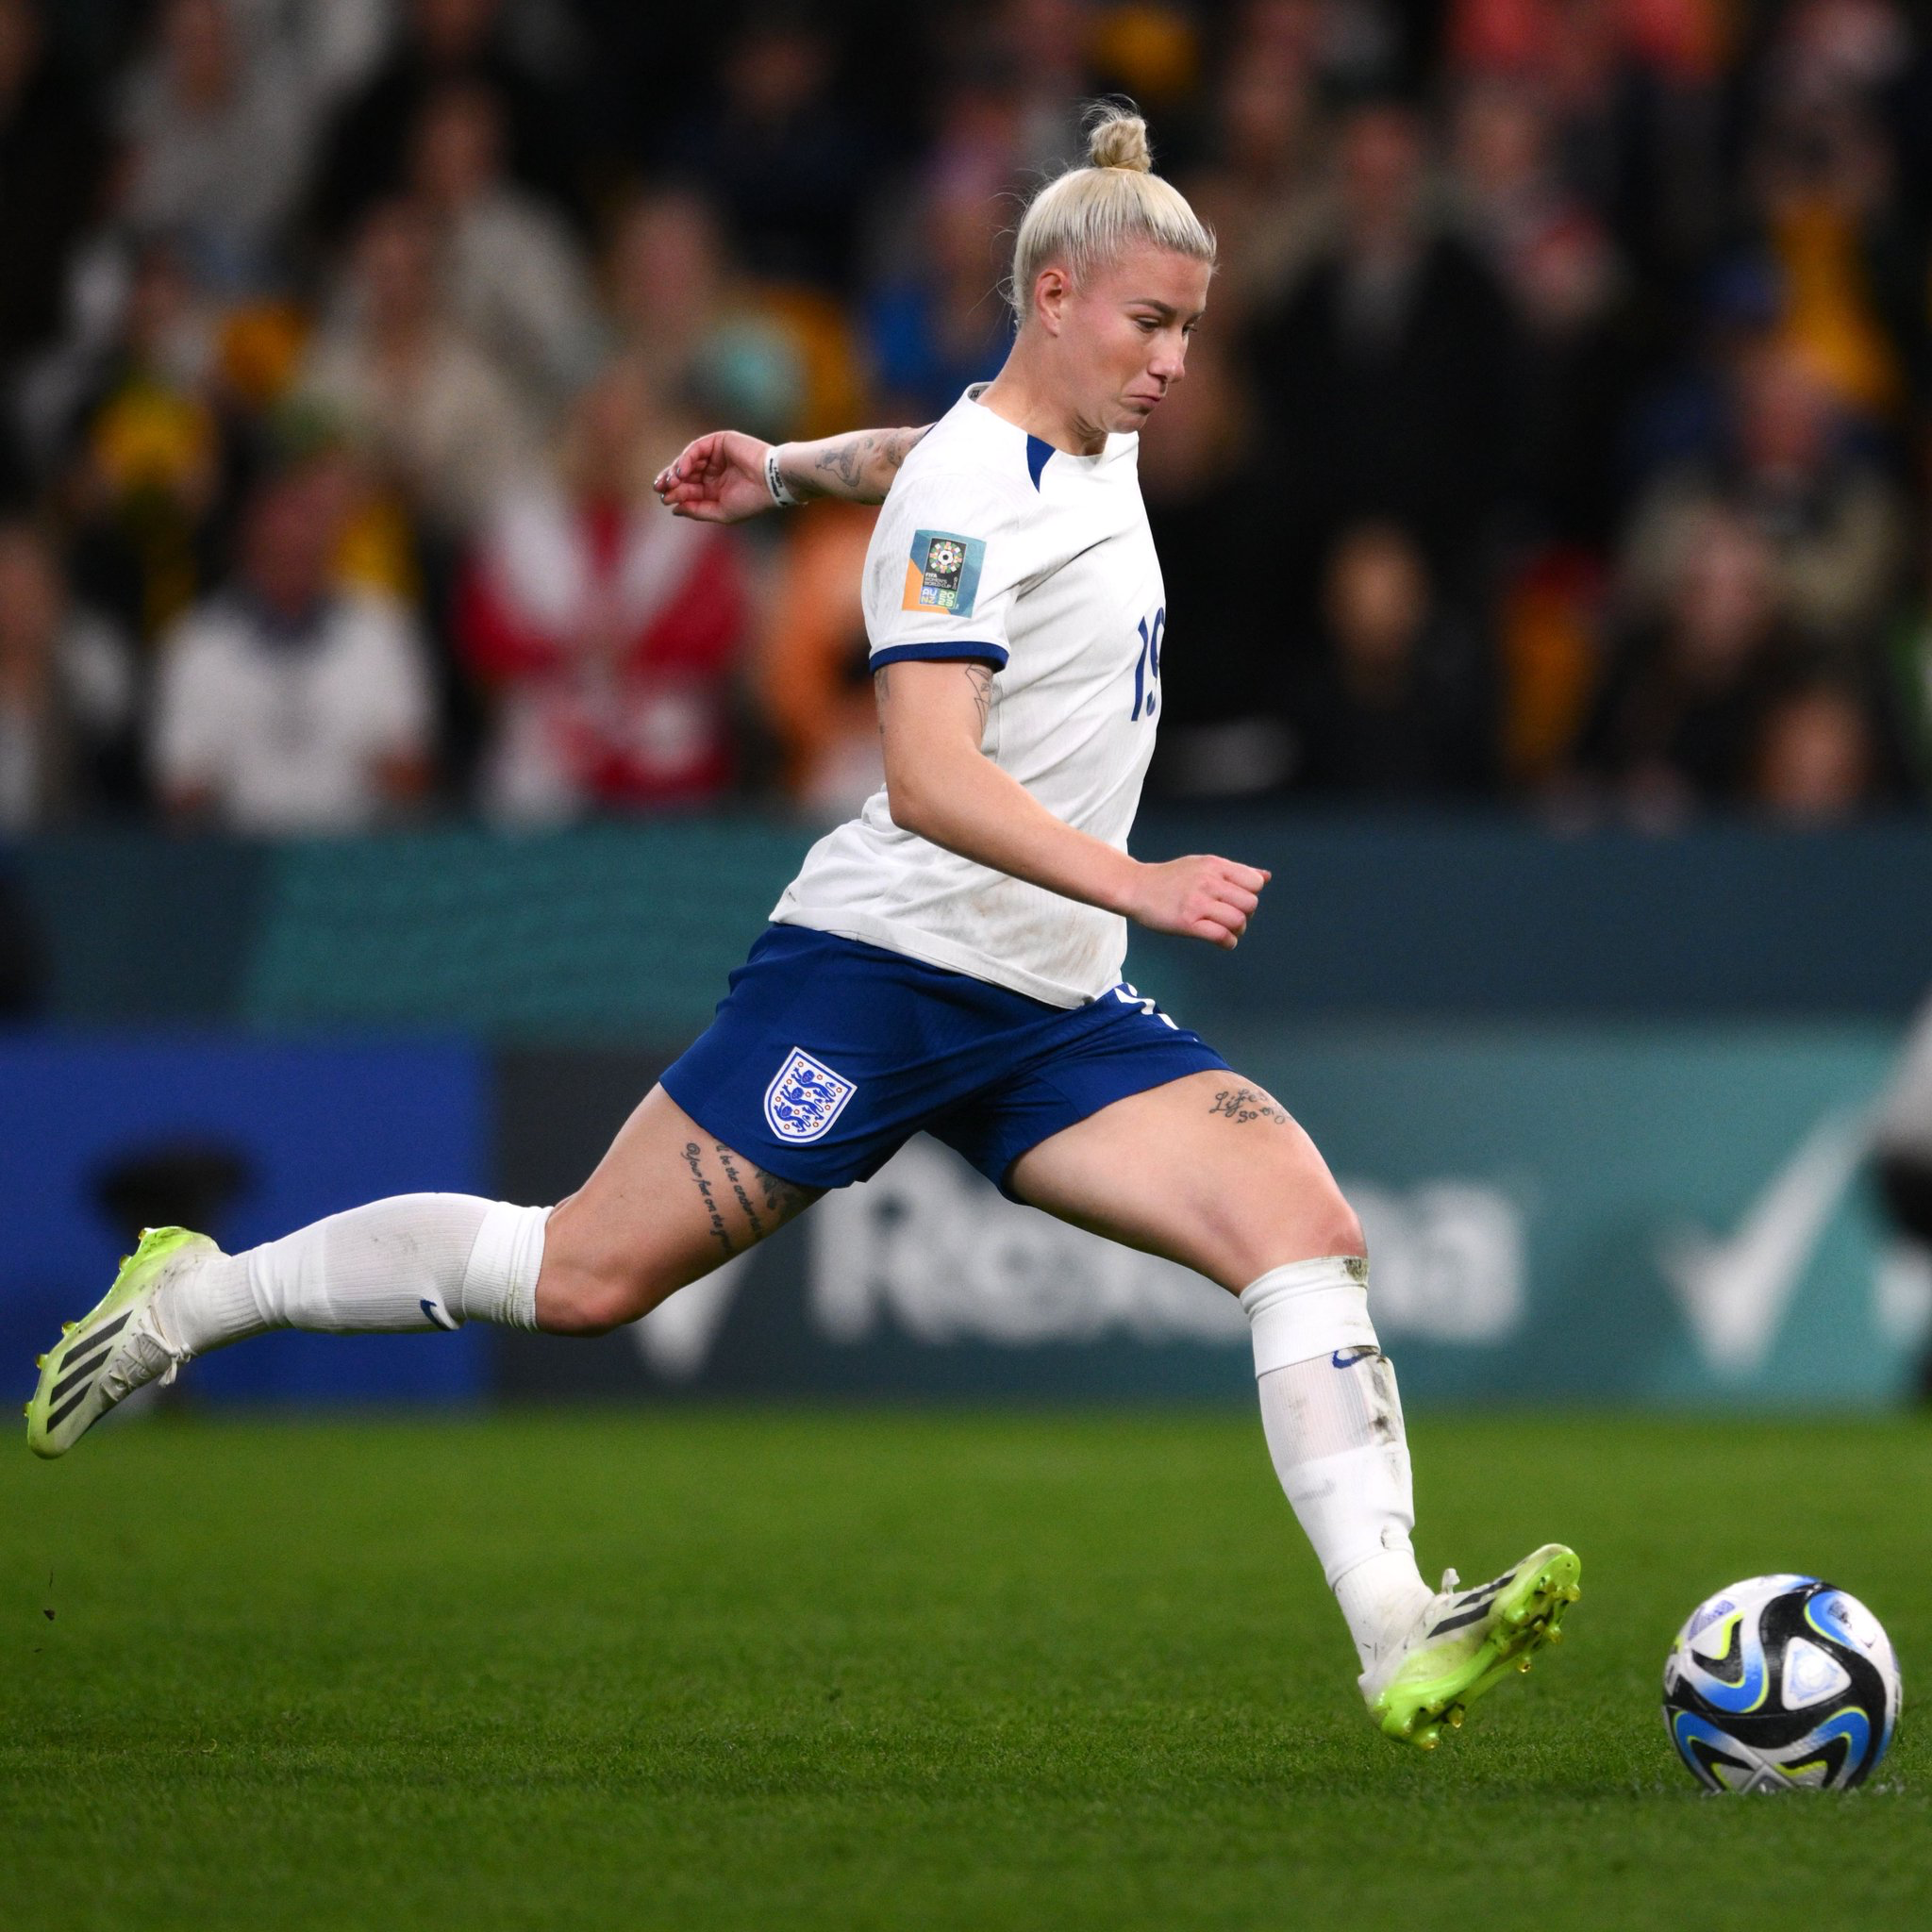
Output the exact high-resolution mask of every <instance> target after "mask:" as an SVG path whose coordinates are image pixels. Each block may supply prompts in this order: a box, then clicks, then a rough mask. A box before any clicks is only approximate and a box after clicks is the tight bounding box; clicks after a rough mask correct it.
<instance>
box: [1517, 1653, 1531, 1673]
mask: <svg viewBox="0 0 1932 1932" xmlns="http://www.w3.org/2000/svg"><path fill="white" fill-rule="evenodd" d="M1516 1668H1517V1669H1518V1670H1519V1671H1521V1672H1522V1673H1523V1674H1524V1676H1527V1675H1528V1674H1529V1659H1528V1658H1527V1657H1518V1658H1517V1659H1516Z"/></svg>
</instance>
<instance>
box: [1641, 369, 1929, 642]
mask: <svg viewBox="0 0 1932 1932" xmlns="http://www.w3.org/2000/svg"><path fill="white" fill-rule="evenodd" d="M1712 507H1723V508H1725V509H1727V510H1728V511H1729V512H1731V513H1732V514H1733V515H1735V516H1738V517H1740V518H1743V519H1745V520H1747V521H1748V522H1749V523H1750V524H1752V525H1753V526H1754V527H1755V528H1756V529H1757V531H1758V533H1759V534H1760V535H1761V536H1762V537H1763V539H1764V541H1766V543H1767V544H1769V545H1770V547H1771V551H1772V554H1773V556H1774V558H1775V560H1776V566H1777V576H1778V594H1779V596H1780V597H1781V598H1782V599H1783V600H1784V602H1785V603H1786V604H1787V605H1788V607H1789V608H1790V613H1791V615H1792V617H1793V618H1795V619H1796V620H1797V621H1798V622H1800V623H1801V624H1803V625H1807V627H1810V628H1813V629H1816V630H1818V631H1820V632H1822V633H1826V634H1831V635H1835V636H1837V637H1840V638H1841V639H1848V638H1849V639H1855V638H1856V636H1857V633H1859V632H1861V631H1863V630H1864V629H1866V628H1867V627H1869V626H1870V625H1873V624H1874V622H1875V621H1876V620H1877V619H1878V618H1879V617H1880V616H1881V615H1882V613H1883V612H1884V610H1885V609H1886V608H1888V607H1889V605H1890V602H1891V600H1892V598H1893V595H1894V593H1895V588H1896V573H1897V570H1898V567H1899V563H1900V560H1901V558H1900V551H1901V539H1902V518H1901V512H1900V508H1899V505H1898V502H1897V500H1896V498H1895V496H1894V494H1893V491H1892V490H1891V487H1890V484H1889V483H1888V481H1887V480H1886V478H1885V476H1884V475H1883V473H1882V472H1881V471H1880V470H1879V469H1878V468H1877V466H1876V465H1875V464H1874V463H1873V462H1872V461H1871V460H1870V459H1869V458H1865V457H1863V456H1861V455H1860V454H1859V453H1858V451H1857V447H1856V444H1855V443H1854V441H1853V440H1852V438H1851V437H1850V435H1849V433H1848V427H1847V425H1846V423H1845V420H1844V418H1843V416H1842V414H1841V412H1840V410H1839V409H1838V408H1836V407H1835V406H1834V404H1833V401H1832V397H1831V394H1830V392H1829V391H1828V390H1827V389H1826V387H1825V385H1824V383H1823V382H1822V381H1821V380H1820V379H1819V377H1818V376H1817V375H1816V374H1815V372H1814V371H1813V370H1812V369H1811V367H1810V366H1809V364H1808V363H1807V361H1806V360H1805V359H1804V358H1802V357H1801V356H1800V355H1799V354H1798V352H1796V351H1795V350H1793V349H1792V348H1790V346H1789V345H1788V344H1787V343H1785V342H1783V341H1779V340H1777V339H1775V338H1769V339H1766V340H1763V341H1759V342H1758V343H1757V344H1756V345H1755V346H1753V347H1752V348H1750V349H1748V350H1746V351H1745V352H1744V353H1743V354H1742V355H1741V356H1740V358H1739V359H1738V361H1737V363H1736V365H1735V368H1734V372H1733V378H1732V386H1731V397H1730V416H1729V422H1728V424H1727V425H1726V435H1725V440H1724V444H1723V446H1722V447H1721V448H1720V449H1719V450H1718V451H1716V452H1715V453H1714V454H1713V455H1711V456H1710V457H1708V458H1703V459H1696V460H1691V461H1689V462H1685V463H1682V464H1679V465H1677V466H1675V467H1674V468H1673V469H1671V470H1669V471H1667V472H1665V473H1664V474H1663V475H1660V476H1659V477H1657V480H1656V481H1655V482H1654V483H1653V484H1652V485H1651V486H1650V488H1649V489H1648V490H1647V491H1645V493H1644V495H1643V497H1642V498H1641V501H1640V502H1639V504H1638V506H1637V508H1636V510H1635V512H1634V515H1633V520H1632V528H1631V531H1630V535H1629V537H1628V539H1627V541H1626V544H1625V549H1624V577H1625V590H1626V593H1627V594H1628V595H1629V596H1630V597H1631V598H1632V599H1633V600H1634V601H1636V602H1638V603H1640V604H1641V603H1644V602H1646V601H1650V602H1654V601H1655V599H1656V598H1657V594H1658V591H1659V588H1660V586H1662V585H1663V584H1665V583H1667V582H1669V581H1672V580H1674V578H1675V576H1676V575H1677V573H1678V567H1679V563H1680V560H1681V558H1682V556H1683V553H1684V550H1685V546H1686V545H1687V543H1689V542H1691V541H1694V537H1695V532H1696V531H1697V530H1698V529H1699V528H1700V527H1701V524H1700V520H1699V517H1698V514H1697V513H1698V512H1699V511H1700V510H1703V509H1707V508H1712Z"/></svg>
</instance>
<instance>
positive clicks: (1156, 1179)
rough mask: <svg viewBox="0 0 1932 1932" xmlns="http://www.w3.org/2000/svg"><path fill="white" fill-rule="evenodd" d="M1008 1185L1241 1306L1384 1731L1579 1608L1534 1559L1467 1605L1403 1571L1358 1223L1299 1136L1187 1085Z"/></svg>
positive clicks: (1036, 1153)
mask: <svg viewBox="0 0 1932 1932" xmlns="http://www.w3.org/2000/svg"><path fill="white" fill-rule="evenodd" d="M1007 1182H1008V1190H1009V1191H1011V1192H1012V1193H1014V1194H1015V1195H1017V1196H1018V1197H1019V1198H1020V1199H1022V1200H1024V1201H1027V1202H1029V1203H1031V1204H1032V1205H1033V1206H1035V1207H1038V1208H1044V1209H1045V1210H1046V1211H1047V1212H1048V1213H1051V1214H1054V1215H1057V1216H1058V1217H1059V1218H1060V1219H1061V1220H1064V1221H1070V1222H1073V1223H1074V1224H1077V1225H1079V1226H1083V1227H1087V1228H1091V1229H1092V1230H1093V1231H1095V1232H1097V1233H1100V1234H1104V1235H1106V1236H1108V1237H1109V1238H1110V1239H1112V1240H1115V1241H1124V1242H1126V1243H1127V1244H1128V1245H1130V1246H1133V1247H1137V1248H1141V1249H1144V1250H1146V1251H1148V1252H1150V1253H1154V1254H1158V1255H1163V1256H1166V1257H1168V1258H1169V1259H1172V1260H1175V1261H1179V1262H1182V1263H1183V1264H1185V1265H1186V1266H1188V1267H1190V1268H1193V1269H1195V1270H1197V1271H1198V1272H1199V1273H1201V1274H1205V1275H1207V1276H1208V1279H1209V1280H1211V1281H1214V1282H1217V1283H1218V1284H1219V1285H1220V1286H1221V1287H1223V1288H1224V1289H1226V1290H1227V1291H1229V1292H1230V1293H1233V1294H1237V1295H1239V1296H1240V1298H1241V1307H1243V1309H1244V1310H1245V1311H1246V1312H1247V1315H1248V1318H1249V1322H1250V1324H1251V1329H1252V1334H1253V1339H1254V1347H1255V1372H1256V1376H1257V1388H1258V1391H1259V1394H1260V1402H1261V1419H1262V1425H1263V1428H1264V1430H1265V1432H1266V1435H1267V1440H1268V1448H1269V1453H1270V1455H1271V1457H1273V1459H1274V1467H1275V1472H1276V1474H1278V1476H1279V1477H1280V1479H1281V1485H1282V1488H1283V1490H1284V1491H1286V1492H1287V1495H1288V1498H1289V1501H1290V1503H1291V1505H1292V1506H1293V1507H1294V1511H1295V1515H1296V1517H1297V1518H1298V1520H1299V1521H1300V1523H1301V1524H1302V1527H1303V1529H1304V1530H1305V1531H1306V1532H1307V1537H1308V1540H1309V1541H1310V1542H1311V1543H1312V1544H1313V1546H1314V1549H1315V1554H1316V1555H1317V1557H1319V1558H1320V1559H1321V1562H1322V1566H1323V1571H1324V1574H1325V1576H1326V1577H1327V1580H1328V1583H1329V1586H1330V1588H1331V1589H1332V1590H1333V1591H1335V1594H1336V1599H1337V1602H1338V1604H1339V1605H1340V1607H1341V1611H1342V1614H1343V1616H1344V1618H1345V1619H1346V1621H1347V1623H1348V1626H1349V1633H1350V1635H1351V1636H1352V1637H1353V1638H1354V1640H1355V1643H1356V1649H1357V1654H1358V1656H1359V1657H1360V1659H1361V1665H1362V1675H1361V1679H1360V1682H1361V1688H1362V1691H1363V1694H1364V1696H1365V1697H1366V1698H1367V1699H1368V1700H1369V1703H1370V1706H1371V1709H1372V1711H1373V1712H1374V1715H1375V1716H1376V1717H1377V1719H1378V1720H1379V1721H1380V1723H1381V1724H1382V1727H1383V1729H1384V1730H1386V1731H1388V1732H1390V1733H1391V1735H1393V1736H1397V1737H1403V1738H1407V1739H1408V1740H1411V1741H1413V1742H1416V1743H1420V1744H1424V1746H1427V1745H1432V1744H1433V1743H1434V1742H1435V1741H1436V1739H1437V1737H1438V1736H1439V1735H1440V1728H1441V1724H1442V1722H1444V1721H1445V1720H1446V1721H1447V1722H1449V1723H1450V1724H1459V1723H1460V1721H1461V1714H1462V1710H1463V1708H1464V1707H1466V1706H1467V1705H1468V1704H1469V1703H1470V1702H1471V1701H1472V1700H1473V1699H1474V1698H1475V1697H1477V1696H1479V1695H1481V1694H1482V1692H1483V1691H1487V1690H1488V1689H1490V1687H1491V1685H1492V1684H1493V1683H1495V1682H1496V1681H1497V1680H1498V1679H1499V1678H1500V1677H1501V1676H1502V1675H1503V1674H1504V1673H1505V1671H1506V1670H1507V1669H1508V1668H1509V1667H1511V1666H1520V1667H1522V1668H1527V1660H1528V1653H1529V1651H1530V1650H1532V1649H1534V1648H1535V1647H1536V1646H1537V1645H1538V1644H1539V1643H1541V1642H1542V1641H1546V1640H1547V1639H1548V1638H1549V1637H1550V1636H1551V1635H1552V1634H1553V1633H1554V1631H1555V1629H1556V1626H1557V1622H1558V1620H1559V1619H1560V1617H1561V1615H1562V1612H1563V1610H1564V1609H1565V1608H1566V1607H1567V1606H1568V1604H1569V1603H1570V1602H1571V1601H1573V1600H1574V1594H1575V1567H1576V1565H1575V1558H1574V1556H1573V1555H1571V1553H1570V1552H1568V1551H1567V1550H1562V1549H1560V1548H1559V1547H1558V1546H1556V1545H1549V1546H1545V1547H1544V1548H1543V1549H1541V1550H1539V1551H1537V1552H1535V1553H1533V1555H1532V1556H1530V1557H1526V1558H1524V1561H1523V1562H1522V1563H1520V1564H1518V1565H1516V1566H1515V1568H1514V1569H1512V1570H1511V1571H1509V1572H1507V1573H1505V1574H1504V1575H1503V1576H1501V1577H1498V1578H1497V1579H1496V1580H1495V1582H1494V1583H1493V1584H1491V1585H1486V1586H1485V1587H1484V1588H1483V1589H1482V1590H1480V1591H1470V1592H1467V1593H1466V1594H1462V1595H1458V1594H1457V1593H1456V1591H1454V1589H1453V1583H1454V1578H1453V1574H1452V1576H1451V1578H1450V1579H1449V1584H1448V1585H1447V1586H1445V1589H1444V1591H1442V1592H1440V1593H1438V1592H1432V1591H1430V1589H1429V1587H1428V1585H1427V1584H1426V1583H1424V1581H1423V1578H1422V1576H1421V1574H1420V1573H1419V1571H1418V1570H1417V1568H1416V1562H1415V1555H1414V1551H1413V1548H1412V1546H1411V1543H1410V1536H1411V1533H1412V1531H1413V1529H1414V1525H1415V1507H1414V1502H1413V1489H1412V1483H1411V1476H1410V1469H1409V1457H1408V1445H1407V1437H1406V1434H1405V1431H1404V1427H1403V1419H1402V1406H1401V1402H1400V1400H1399V1398H1398V1396H1397V1392H1396V1387H1395V1375H1394V1371H1393V1369H1392V1368H1391V1366H1390V1364H1389V1361H1388V1359H1387V1357H1384V1356H1383V1354H1382V1352H1381V1349H1380V1347H1379V1346H1378V1344H1377V1342H1376V1339H1375V1331H1374V1324H1373V1322H1372V1320H1371V1318H1370V1314H1369V1307H1368V1302H1369V1296H1368V1276H1369V1270H1368V1262H1367V1257H1366V1255H1365V1253H1364V1244H1363V1241H1362V1235H1361V1227H1360V1224H1359V1223H1358V1222H1357V1219H1356V1217H1355V1215H1354V1213H1353V1212H1352V1211H1351V1210H1350V1208H1349V1207H1348V1204H1347V1202H1346V1201H1345V1200H1344V1199H1343V1198H1342V1195H1341V1190H1340V1189H1339V1188H1338V1187H1337V1186H1336V1184H1335V1180H1334V1177H1333V1175H1331V1174H1329V1172H1328V1168H1327V1164H1326V1163H1325V1162H1324V1160H1323V1158H1322V1157H1321V1154H1320V1153H1319V1152H1318V1151H1317V1149H1316V1147H1315V1145H1314V1142H1313V1141H1311V1140H1310V1139H1309V1138H1308V1136H1307V1133H1305V1132H1304V1131H1303V1129H1302V1128H1301V1127H1300V1125H1298V1124H1296V1123H1295V1122H1294V1121H1293V1120H1291V1118H1290V1117H1289V1115H1288V1112H1287V1110H1286V1109H1285V1108H1282V1107H1280V1106H1279V1105H1277V1104H1276V1103H1275V1102H1274V1100H1273V1099H1272V1098H1271V1097H1270V1096H1269V1095H1268V1094H1267V1093H1266V1092H1265V1091H1262V1090H1261V1089H1260V1088H1258V1087H1257V1086H1255V1085H1254V1084H1253V1083H1252V1082H1246V1081H1242V1080H1241V1079H1239V1078H1237V1077H1236V1076H1235V1075H1233V1074H1227V1073H1224V1072H1203V1073H1194V1074H1187V1075H1185V1076H1183V1077H1181V1078H1179V1079H1174V1080H1170V1081H1168V1082H1167V1083H1166V1084H1164V1085H1161V1086H1158V1087H1153V1088H1150V1089H1148V1090H1146V1091H1142V1092H1140V1093H1136V1094H1131V1095H1129V1096H1128V1097H1126V1098H1125V1099H1123V1100H1117V1101H1115V1102H1113V1103H1112V1104H1111V1105H1110V1106H1107V1107H1103V1108H1100V1109H1099V1111H1097V1112H1095V1113H1093V1114H1091V1115H1089V1116H1088V1117H1087V1118H1086V1119H1085V1120H1082V1121H1078V1122H1076V1123H1075V1124H1074V1125H1072V1126H1069V1127H1065V1128H1063V1129H1061V1130H1060V1131H1059V1132H1058V1133H1056V1134H1053V1135H1051V1136H1050V1137H1049V1138H1047V1139H1045V1140H1043V1141H1040V1142H1039V1143H1038V1144H1037V1145H1035V1146H1034V1147H1032V1148H1030V1149H1029V1150H1028V1151H1027V1152H1026V1153H1024V1154H1023V1155H1021V1156H1020V1158H1018V1159H1017V1160H1016V1161H1014V1163H1013V1164H1012V1167H1011V1169H1010V1170H1009V1172H1008V1177H1007Z"/></svg>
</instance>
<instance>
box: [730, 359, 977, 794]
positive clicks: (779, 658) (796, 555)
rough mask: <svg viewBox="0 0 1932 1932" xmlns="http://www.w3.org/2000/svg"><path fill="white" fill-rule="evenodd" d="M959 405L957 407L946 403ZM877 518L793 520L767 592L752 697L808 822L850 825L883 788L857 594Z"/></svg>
mask: <svg viewBox="0 0 1932 1932" xmlns="http://www.w3.org/2000/svg"><path fill="white" fill-rule="evenodd" d="M954 400H955V401H958V398H957V397H955V398H954ZM876 521H877V514H876V512H875V511H874V510H871V509H864V508H856V507H854V506H851V505H847V504H829V503H828V504H823V505H819V506H816V507H814V508H813V509H812V510H811V511H810V513H809V514H808V515H806V516H804V517H801V518H800V519H799V522H798V525H797V527H796V528H795V529H794V530H793V531H792V532H791V541H790V542H789V543H788V544H787V545H786V547H785V554H784V557H783V558H782V559H781V561H780V563H779V566H778V574H777V578H776V581H775V582H774V585H773V589H772V596H771V600H770V611H771V616H770V621H769V625H768V628H767V630H766V633H765V639H764V643H763V648H762V649H761V650H760V651H759V652H758V658H757V662H756V675H757V693H758V704H759V708H760V710H761V711H762V713H763V716H764V720H765V723H766V724H768V726H769V727H770V729H771V731H772V733H773V735H774V737H775V738H776V740H777V741H778V748H779V752H780V756H781V758H782V760H783V763H782V769H781V772H780V777H781V781H782V783H783V785H784V787H785V791H786V792H787V794H788V795H789V796H790V797H791V799H792V800H793V801H794V802H796V803H797V804H798V805H799V806H800V807H801V808H803V809H804V810H805V811H806V812H808V814H810V815H811V816H812V817H813V818H817V819H823V820H825V821H827V822H832V821H836V820H839V819H843V818H849V817H850V816H851V815H852V813H853V812H855V811H856V810H858V808H859V807H860V806H861V805H863V804H864V803H865V801H866V800H867V799H868V798H870V797H871V796H872V794H873V793H874V791H877V790H878V789H879V787H880V786H881V785H882V784H883V783H884V782H885V775H886V773H885V764H884V760H883V756H882V754H881V752H880V749H879V719H878V705H877V703H876V701H875V700H874V696H873V685H872V671H871V668H870V664H869V661H868V660H869V658H870V657H871V650H870V646H869V645H868V643H867V641H866V635H865V613H864V612H863V610H862V609H861V608H860V607H859V598H858V587H859V585H860V583H861V582H862V581H863V578H864V571H865V553H866V546H867V545H868V544H869V543H870V542H871V541H872V532H873V525H874V523H875V522H876Z"/></svg>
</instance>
